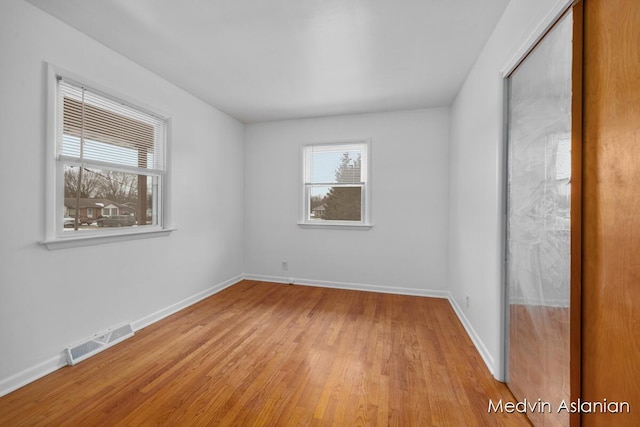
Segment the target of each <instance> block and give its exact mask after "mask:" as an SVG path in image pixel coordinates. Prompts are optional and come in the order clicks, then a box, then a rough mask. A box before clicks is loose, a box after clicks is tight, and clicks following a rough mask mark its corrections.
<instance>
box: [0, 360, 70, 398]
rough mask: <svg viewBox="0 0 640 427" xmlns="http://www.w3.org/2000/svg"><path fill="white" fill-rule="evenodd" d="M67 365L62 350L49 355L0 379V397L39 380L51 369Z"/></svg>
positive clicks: (54, 369)
mask: <svg viewBox="0 0 640 427" xmlns="http://www.w3.org/2000/svg"><path fill="white" fill-rule="evenodd" d="M66 365H67V355H66V353H65V352H64V351H61V352H60V354H59V355H57V356H53V357H50V358H49V359H47V360H45V361H44V362H41V363H38V364H37V365H35V366H32V367H30V368H27V369H24V370H23V371H21V372H18V373H17V374H15V375H12V376H10V377H8V378H4V379H2V380H0V397H2V396H4V395H5V394H9V393H11V392H12V391H14V390H17V389H19V388H20V387H23V386H25V385H27V384H29V383H31V382H33V381H36V380H39V379H40V378H42V377H44V376H45V375H48V374H50V373H51V372H53V371H57V370H58V369H60V368H62V367H64V366H66Z"/></svg>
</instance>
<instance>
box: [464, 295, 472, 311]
mask: <svg viewBox="0 0 640 427" xmlns="http://www.w3.org/2000/svg"><path fill="white" fill-rule="evenodd" d="M464 305H465V306H466V307H467V308H469V305H471V297H470V296H469V295H467V296H465V298H464Z"/></svg>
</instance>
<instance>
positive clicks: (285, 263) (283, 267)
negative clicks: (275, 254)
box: [282, 261, 289, 271]
mask: <svg viewBox="0 0 640 427" xmlns="http://www.w3.org/2000/svg"><path fill="white" fill-rule="evenodd" d="M287 270H289V263H288V262H287V261H282V271H287Z"/></svg>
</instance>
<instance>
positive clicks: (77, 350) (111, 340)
mask: <svg viewBox="0 0 640 427" xmlns="http://www.w3.org/2000/svg"><path fill="white" fill-rule="evenodd" d="M131 336H133V328H132V327H131V324H130V323H128V324H126V325H123V326H120V327H117V328H113V329H109V330H108V331H106V332H101V333H99V334H95V335H94V336H93V337H92V338H89V339H86V340H84V341H83V342H81V343H79V344H76V345H73V346H70V347H67V349H66V350H67V360H68V363H69V364H70V365H75V364H76V363H78V362H81V361H83V360H85V359H87V358H89V357H91V356H93V355H94V354H97V353H99V352H101V351H102V350H105V349H107V348H109V347H111V346H113V345H115V344H118V343H119V342H121V341H124V340H125V339H127V338H129V337H131Z"/></svg>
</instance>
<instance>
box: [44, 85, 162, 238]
mask: <svg viewBox="0 0 640 427" xmlns="http://www.w3.org/2000/svg"><path fill="white" fill-rule="evenodd" d="M56 98H57V103H56V137H55V147H56V148H55V162H56V166H55V170H56V179H57V180H58V182H61V185H57V186H56V188H55V192H56V195H55V199H56V202H55V209H56V214H55V215H54V218H55V221H54V222H55V228H56V233H55V235H56V236H58V237H69V236H71V235H78V236H81V235H82V236H86V235H92V234H93V235H95V234H104V233H109V232H115V231H109V230H108V229H107V228H105V227H126V229H129V230H130V232H131V233H136V232H142V231H144V230H150V229H153V228H162V208H163V205H162V186H163V184H164V182H163V180H164V177H165V135H166V126H167V120H166V119H164V118H162V117H159V116H156V115H155V114H153V113H150V112H148V111H146V110H145V109H142V108H140V107H136V106H134V105H131V104H129V103H126V102H124V101H122V100H118V99H116V98H112V97H111V96H108V95H105V94H104V93H102V92H99V91H97V90H94V89H92V88H89V87H87V86H85V85H83V84H80V83H77V82H75V81H71V80H67V79H66V78H65V77H57V86H56ZM118 215H125V217H124V218H118V220H113V219H111V220H108V218H109V217H113V216H118ZM118 232H119V233H122V232H126V230H122V229H120V230H119V231H118Z"/></svg>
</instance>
